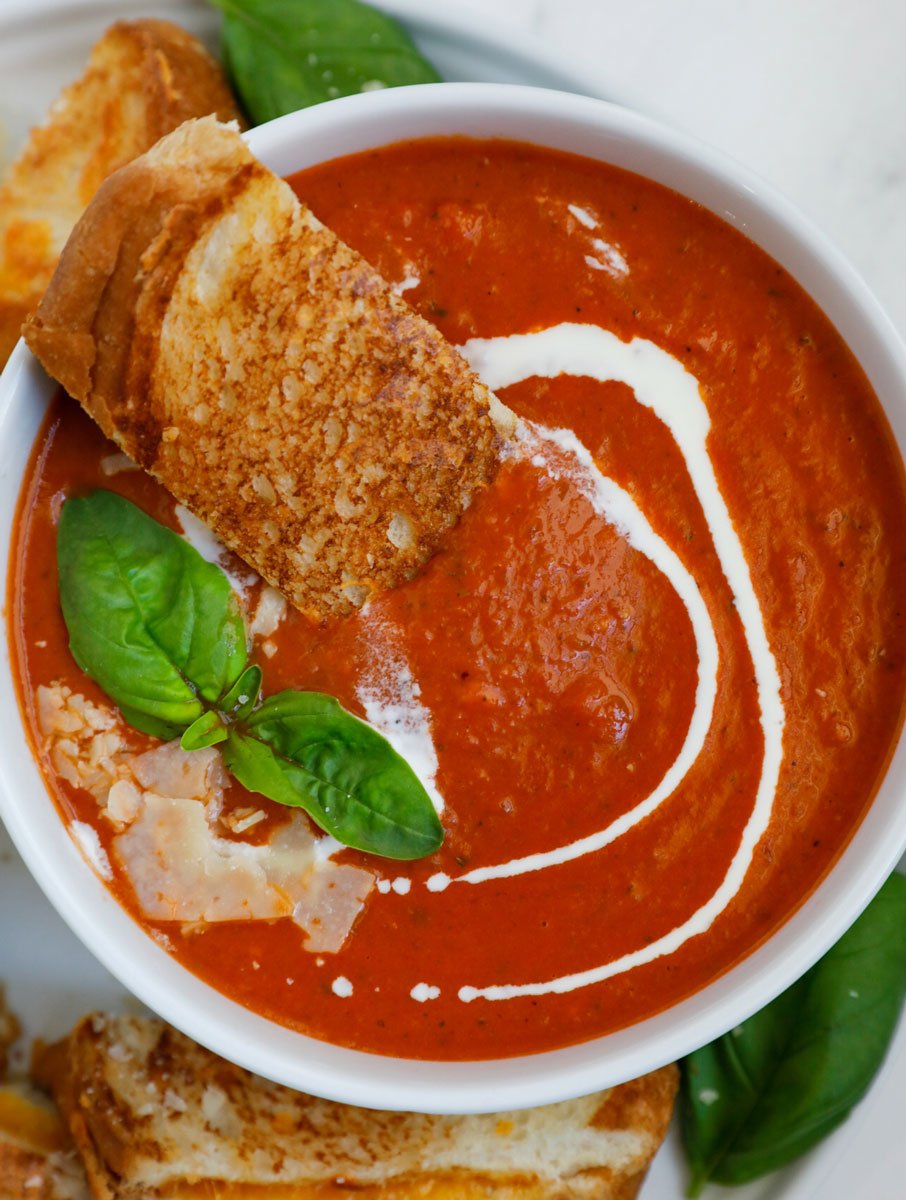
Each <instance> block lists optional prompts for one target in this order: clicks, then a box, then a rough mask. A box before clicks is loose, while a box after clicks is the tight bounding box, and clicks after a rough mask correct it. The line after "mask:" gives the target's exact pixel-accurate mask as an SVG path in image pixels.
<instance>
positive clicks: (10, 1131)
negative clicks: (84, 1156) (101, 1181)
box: [0, 985, 88, 1200]
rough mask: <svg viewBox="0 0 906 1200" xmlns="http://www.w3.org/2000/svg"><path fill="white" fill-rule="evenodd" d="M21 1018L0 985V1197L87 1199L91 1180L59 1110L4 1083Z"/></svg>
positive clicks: (23, 1087) (43, 1098)
mask: <svg viewBox="0 0 906 1200" xmlns="http://www.w3.org/2000/svg"><path fill="white" fill-rule="evenodd" d="M19 1032H20V1030H19V1022H18V1021H17V1020H16V1018H15V1016H14V1015H13V1013H12V1012H11V1011H10V1010H9V1008H7V1006H6V997H5V995H4V990H3V986H2V985H0V1200H88V1184H87V1181H86V1179H85V1172H84V1170H83V1168H82V1165H81V1161H80V1160H79V1159H78V1158H77V1156H76V1153H75V1150H74V1148H73V1145H72V1142H71V1140H70V1138H69V1134H68V1133H67V1130H66V1126H65V1125H64V1124H63V1122H62V1120H61V1119H60V1114H59V1113H58V1111H57V1110H56V1109H55V1108H54V1106H53V1104H52V1103H51V1102H50V1101H49V1100H48V1099H47V1097H46V1096H42V1095H40V1094H39V1093H38V1092H36V1091H35V1089H34V1088H33V1087H31V1086H30V1085H28V1084H26V1083H20V1082H16V1083H9V1082H4V1079H5V1074H6V1068H7V1062H6V1051H7V1050H8V1049H9V1047H10V1046H11V1045H12V1043H13V1042H14V1041H16V1040H17V1038H18V1037H19Z"/></svg>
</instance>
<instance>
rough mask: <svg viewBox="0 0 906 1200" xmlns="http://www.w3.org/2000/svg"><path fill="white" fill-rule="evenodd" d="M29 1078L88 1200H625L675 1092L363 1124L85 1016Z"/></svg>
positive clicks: (160, 1029)
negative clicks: (46, 1090)
mask: <svg viewBox="0 0 906 1200" xmlns="http://www.w3.org/2000/svg"><path fill="white" fill-rule="evenodd" d="M39 1070H40V1072H41V1074H42V1076H43V1078H44V1079H45V1081H46V1082H47V1083H48V1084H49V1086H50V1088H51V1089H52V1091H53V1094H54V1096H55V1097H56V1099H57V1102H58V1104H59V1105H60V1108H61V1109H62V1111H63V1113H64V1115H65V1117H66V1119H67V1121H68V1122H69V1127H70V1130H71V1132H72V1134H73V1136H74V1138H75V1141H76V1144H77V1145H78V1147H79V1150H80V1152H81V1154H82V1156H83V1158H84V1160H85V1165H86V1168H87V1171H88V1176H89V1179H90V1181H91V1185H92V1189H93V1194H94V1196H95V1197H96V1198H97V1200H139V1198H141V1200H177V1198H179V1200H188V1198H189V1197H214V1196H216V1197H217V1198H218V1200H329V1198H330V1197H339V1196H341V1195H348V1193H349V1190H350V1189H351V1188H352V1189H355V1194H356V1195H357V1196H358V1197H362V1198H363V1200H379V1198H384V1200H454V1198H455V1200H469V1198H471V1197H474V1198H475V1200H478V1197H483V1198H487V1197H495V1198H496V1200H548V1198H550V1200H553V1198H554V1197H557V1198H558V1200H559V1198H563V1200H566V1198H569V1197H592V1196H593V1197H597V1198H598V1200H611V1198H613V1200H631V1197H633V1196H635V1195H636V1193H637V1191H638V1188H639V1186H640V1185H641V1181H642V1179H643V1177H644V1175H645V1171H646V1170H647V1168H648V1165H649V1163H650V1161H651V1159H652V1157H653V1155H654V1153H655V1151H656V1150H657V1148H658V1146H659V1145H660V1143H661V1140H662V1139H663V1137H664V1134H665V1132H666V1129H667V1124H668V1122H669V1119H670V1112H671V1109H672V1107H673V1100H674V1096H675V1093H676V1087H677V1071H676V1069H675V1068H673V1067H670V1068H665V1069H664V1070H661V1071H656V1072H654V1073H653V1074H652V1075H647V1076H645V1077H644V1078H643V1079H640V1080H637V1081H636V1082H634V1083H630V1084H625V1085H624V1086H623V1087H619V1088H614V1089H613V1090H611V1091H609V1092H602V1093H600V1094H598V1095H595V1096H589V1097H586V1098H585V1099H582V1100H573V1101H567V1102H565V1103H562V1104H552V1105H548V1106H547V1107H545V1108H538V1109H533V1110H528V1111H524V1112H512V1113H506V1114H499V1115H491V1116H470V1117H437V1116H422V1115H418V1114H415V1113H387V1112H375V1111H373V1110H371V1109H363V1108H352V1107H350V1106H349V1105H343V1104H333V1103H331V1102H329V1101H326V1100H317V1099H314V1098H313V1097H311V1096H306V1095H303V1094H301V1093H297V1092H292V1091H290V1090H289V1089H287V1088H284V1087H280V1086H278V1085H277V1084H272V1083H267V1082H265V1081H264V1080H263V1079H259V1078H257V1077H256V1076H254V1075H250V1074H249V1073H248V1072H247V1071H243V1070H242V1069H241V1068H239V1067H234V1066H232V1065H230V1064H229V1063H227V1062H224V1061H223V1060H222V1059H219V1058H217V1057H215V1056H214V1055H213V1054H211V1053H209V1052H208V1051H206V1050H203V1049H201V1047H199V1046H197V1045H195V1044H194V1043H193V1042H191V1041H189V1040H188V1039H187V1038H185V1037H183V1036H182V1035H181V1034H179V1033H176V1032H175V1031H174V1030H172V1029H170V1028H168V1027H167V1026H166V1025H164V1024H162V1023H161V1022H159V1021H153V1020H139V1019H135V1018H126V1017H106V1018H103V1017H98V1016H94V1017H86V1018H85V1019H84V1020H82V1021H81V1022H80V1023H79V1024H78V1025H77V1026H76V1027H75V1029H74V1030H73V1032H72V1033H71V1034H70V1036H69V1037H68V1038H67V1039H66V1040H65V1041H64V1042H61V1043H59V1044H58V1045H56V1046H55V1047H52V1048H51V1049H50V1050H49V1051H47V1052H46V1053H45V1055H44V1059H43V1062H42V1063H41V1064H39Z"/></svg>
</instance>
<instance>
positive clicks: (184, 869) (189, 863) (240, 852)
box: [113, 792, 372, 952]
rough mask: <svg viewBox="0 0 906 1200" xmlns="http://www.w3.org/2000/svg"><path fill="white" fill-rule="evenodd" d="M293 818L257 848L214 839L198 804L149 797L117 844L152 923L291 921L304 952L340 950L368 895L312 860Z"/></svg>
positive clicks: (308, 842)
mask: <svg viewBox="0 0 906 1200" xmlns="http://www.w3.org/2000/svg"><path fill="white" fill-rule="evenodd" d="M315 843H316V839H315V836H314V835H313V833H312V832H311V827H310V826H309V824H308V821H307V820H306V819H305V817H304V816H302V815H301V814H299V813H293V814H292V816H291V818H290V820H289V821H288V822H287V824H286V825H284V826H283V827H282V828H280V829H278V830H277V832H276V833H275V834H274V836H273V837H272V838H271V839H270V841H268V842H266V843H264V844H263V845H260V846H256V845H252V844H250V843H248V842H241V841H233V840H230V839H227V838H222V837H218V836H217V835H216V834H215V833H214V832H213V831H212V829H211V825H210V823H209V820H208V814H207V813H206V811H205V806H204V805H203V804H201V803H199V801H198V800H191V799H184V798H177V797H166V796H158V795H155V794H154V793H153V792H146V793H145V797H144V803H143V807H142V812H141V814H140V815H139V817H138V818H137V819H136V820H135V821H134V822H133V824H132V825H131V826H130V828H129V829H127V830H126V831H125V832H124V833H121V834H119V835H118V836H117V837H116V838H115V839H114V842H113V847H114V853H115V854H116V856H117V859H118V860H119V862H120V863H121V864H122V865H123V867H124V868H125V870H126V872H127V874H128V876H129V878H130V880H131V882H132V886H133V888H134V889H135V894H136V897H137V899H138V902H139V904H140V905H141V908H142V911H143V912H144V913H145V915H146V916H147V917H149V918H150V919H151V920H158V921H181V922H198V921H212V922H217V921H241V920H276V919H277V918H280V917H291V918H292V919H293V920H294V921H295V922H296V924H297V925H299V927H300V928H301V929H302V930H303V931H304V932H305V933H306V934H307V939H306V943H305V948H306V949H307V950H317V951H322V952H323V951H327V952H336V951H337V950H339V949H340V948H341V947H342V945H343V943H344V942H345V940H346V938H347V936H348V934H349V931H350V929H351V928H352V925H353V923H354V921H355V919H356V917H357V916H358V914H359V912H360V911H361V909H362V905H363V904H364V902H365V899H366V897H367V895H368V892H369V891H370V889H371V884H372V877H371V875H370V873H369V872H368V871H363V870H360V869H359V868H357V867H346V866H338V865H337V864H336V863H332V862H329V861H318V859H317V858H316V855H315Z"/></svg>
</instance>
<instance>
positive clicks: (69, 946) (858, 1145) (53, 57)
mask: <svg viewBox="0 0 906 1200" xmlns="http://www.w3.org/2000/svg"><path fill="white" fill-rule="evenodd" d="M384 7H385V8H386V9H388V10H389V11H391V12H393V13H394V14H396V15H398V16H400V17H402V18H403V19H404V20H405V21H406V24H407V25H408V27H409V28H410V30H411V31H412V33H413V34H414V36H415V37H416V40H417V41H418V43H419V45H420V46H421V48H422V49H423V50H424V52H425V53H426V55H427V56H428V57H429V58H430V59H431V60H432V61H433V62H434V63H436V65H437V67H438V69H439V70H440V72H441V74H442V75H443V76H444V77H445V78H446V79H451V80H454V79H459V80H478V81H482V80H487V81H499V82H513V83H530V84H535V85H538V86H546V87H557V88H561V89H563V90H568V91H578V92H585V93H588V94H592V95H606V96H607V98H609V99H612V100H618V101H619V100H622V101H624V102H628V101H629V100H631V97H627V96H625V95H615V94H614V93H613V92H612V91H608V90H607V88H606V84H605V82H604V81H602V80H596V79H594V78H589V77H587V76H584V77H583V75H582V74H581V73H580V72H577V71H575V70H574V69H573V68H572V67H571V66H570V65H569V64H566V63H562V62H559V61H558V60H557V58H556V57H555V56H553V55H551V54H550V53H548V52H547V51H546V50H545V48H544V47H543V46H541V44H540V43H536V42H535V41H534V40H533V39H531V38H529V37H526V36H523V35H521V34H520V33H518V32H517V31H515V30H513V29H512V28H511V27H509V26H506V25H503V24H499V23H496V22H494V21H493V20H492V19H489V18H488V17H487V14H486V13H481V14H479V13H478V11H477V10H475V9H473V10H471V11H469V10H468V9H466V8H465V7H464V6H462V5H457V7H456V8H455V9H454V10H453V11H452V12H447V13H445V14H444V15H442V16H441V15H437V14H433V15H429V14H427V13H426V12H425V5H424V3H423V2H422V3H420V2H419V0H393V2H391V0H385V3H384ZM2 9H3V11H2V13H0V157H2V156H5V155H6V154H8V153H11V152H14V151H15V148H16V146H17V145H18V143H19V142H20V141H21V139H22V137H23V136H24V134H25V132H26V130H27V129H28V127H29V126H30V125H32V124H34V123H35V122H36V121H38V120H40V119H41V117H42V115H43V113H44V111H45V110H46V108H47V106H48V104H49V103H50V101H51V100H52V99H53V97H54V96H55V95H56V93H57V91H58V90H59V88H60V86H61V85H62V84H63V83H65V82H67V81H69V80H70V79H74V78H75V77H77V76H78V75H79V74H80V72H81V70H82V68H83V65H84V62H85V60H86V58H87V54H88V50H89V48H90V46H91V44H92V43H93V42H94V40H95V39H96V38H97V36H98V35H99V34H100V32H101V31H102V30H103V29H104V28H105V27H106V26H107V25H108V24H109V23H110V22H111V21H112V20H114V19H115V18H117V17H123V16H130V15H144V16H162V17H170V18H171V19H173V20H176V21H178V22H179V23H180V24H182V25H184V26H185V27H187V28H189V29H191V30H192V31H193V32H195V33H198V34H200V35H201V36H202V37H204V38H205V40H206V41H207V42H208V43H209V44H210V45H211V46H212V48H216V19H215V17H214V16H213V14H212V11H211V9H210V8H209V7H208V6H207V5H206V4H205V3H204V0H158V2H157V3H154V2H151V3H142V2H141V0H119V2H117V0H70V2H69V3H66V2H65V0H2ZM479 31H480V32H479ZM0 979H2V980H4V981H6V983H7V984H8V987H9V994H10V1000H11V1002H12V1004H13V1007H14V1008H15V1009H17V1010H18V1012H19V1013H21V1014H24V1015H25V1017H26V1022H27V1032H28V1034H29V1035H31V1036H42V1037H45V1038H47V1037H55V1036H59V1035H60V1034H61V1033H63V1032H65V1030H66V1029H67V1028H68V1027H69V1026H71V1024H72V1023H73V1021H74V1020H75V1019H76V1018H77V1017H78V1016H79V1015H81V1014H82V1013H83V1012H85V1011H86V1010H88V1009H91V1008H98V1007H101V1008H114V1009H128V1010H130V1011H131V1010H133V1009H134V1008H135V1005H136V1002H135V1001H134V1000H132V999H131V998H130V997H129V996H128V995H126V994H125V993H124V992H123V989H122V988H121V986H120V985H119V984H118V983H117V982H116V981H115V980H114V979H113V978H112V977H111V976H110V975H109V974H108V973H107V972H106V971H105V970H104V969H103V968H102V967H101V966H100V965H99V964H98V963H97V962H96V961H95V960H94V958H93V957H92V956H91V955H90V954H89V953H88V952H87V951H86V950H85V949H84V948H83V946H82V945H81V943H80V942H78V941H77V940H76V938H75V937H74V935H73V934H72V933H71V932H70V931H69V929H68V928H67V927H66V926H65V925H64V924H63V922H62V921H61V920H60V918H59V917H58V916H57V915H56V914H55V913H54V911H53V910H52V909H51V907H50V905H49V904H48V902H47V901H46V900H45V899H44V897H43V895H42V894H41V892H40V891H39V889H38V888H37V886H36V885H35V884H34V883H33V882H32V880H31V878H30V876H29V875H28V873H27V872H26V870H25V868H24V866H23V865H22V864H21V862H20V861H19V860H18V858H17V856H16V854H15V851H14V850H13V849H12V847H11V846H10V844H9V842H8V839H7V838H6V835H5V833H4V832H3V830H2V828H0ZM904 1096H906V1027H904V1028H901V1030H900V1033H899V1035H898V1037H897V1040H896V1042H895V1044H894V1047H893V1050H892V1052H891V1054H890V1056H889V1059H888V1062H887V1065H886V1067H885V1069H884V1072H883V1073H882V1076H881V1078H880V1079H879V1080H878V1081H877V1083H876V1084H875V1087H874V1089H873V1091H872V1093H871V1095H870V1096H869V1098H868V1099H867V1100H866V1101H865V1103H864V1104H863V1105H862V1106H861V1107H860V1109H859V1110H858V1112H857V1113H856V1114H855V1115H854V1116H853V1117H852V1118H851V1119H850V1121H849V1122H848V1123H847V1124H846V1125H845V1126H844V1127H843V1129H841V1130H840V1131H839V1132H838V1133H837V1134H836V1135H834V1136H833V1137H832V1138H830V1139H829V1140H828V1141H827V1142H825V1143H824V1144H823V1145H822V1146H821V1147H819V1149H818V1150H816V1151H815V1152H813V1153H812V1154H811V1155H809V1156H808V1157H807V1158H805V1159H804V1160H802V1161H801V1162H800V1163H799V1164H797V1165H796V1166H795V1167H793V1168H791V1169H789V1170H787V1171H784V1172H781V1173H779V1174H777V1175H774V1176H772V1177H771V1178H769V1179H768V1180H765V1181H762V1182H761V1183H759V1184H755V1185H752V1186H751V1187H748V1188H744V1189H733V1191H732V1192H728V1193H724V1192H723V1190H722V1189H717V1188H714V1189H710V1191H709V1192H708V1193H707V1195H709V1196H711V1197H717V1196H720V1195H727V1196H733V1197H736V1198H738V1200H816V1198H817V1197H818V1195H819V1194H820V1195H821V1196H822V1200H836V1197H837V1196H838V1195H839V1197H840V1198H841V1200H842V1197H843V1195H844V1194H847V1193H844V1192H843V1191H840V1192H839V1193H838V1191H837V1186H835V1185H838V1184H840V1183H842V1174H845V1175H847V1176H849V1177H851V1178H852V1180H853V1181H855V1180H857V1179H858V1180H861V1181H862V1182H863V1185H864V1182H865V1181H866V1179H867V1178H870V1177H871V1175H872V1171H874V1172H875V1175H874V1178H875V1179H876V1180H877V1181H878V1183H879V1185H880V1186H883V1187H884V1192H883V1196H882V1194H881V1192H880V1191H878V1190H877V1189H876V1188H872V1187H870V1186H869V1187H865V1186H863V1187H862V1188H861V1190H862V1192H863V1194H865V1195H866V1196H868V1197H870V1198H871V1200H888V1198H890V1200H893V1197H894V1196H895V1195H897V1194H898V1193H897V1192H896V1191H894V1190H888V1186H887V1185H889V1184H890V1179H889V1178H887V1185H885V1183H884V1181H883V1180H881V1179H880V1177H879V1176H878V1174H877V1172H878V1170H879V1165H878V1164H879V1163H881V1162H882V1153H883V1148H885V1147H889V1146H890V1145H891V1144H892V1141H893V1138H894V1137H895V1126H894V1123H893V1122H894V1119H895V1116H896V1114H897V1112H898V1111H899V1107H900V1106H899V1105H898V1104H897V1099H898V1098H899V1100H900V1105H901V1104H902V1098H903V1097H904ZM888 1139H889V1140H888ZM841 1164H842V1166H841ZM831 1174H833V1176H834V1177H835V1178H834V1179H833V1180H832V1181H831V1182H830V1185H829V1186H828V1176H829V1175H831ZM684 1188H685V1169H684V1166H683V1161H682V1154H681V1150H680V1148H679V1143H678V1139H677V1137H676V1135H675V1132H673V1133H672V1134H671V1136H670V1138H669V1139H668V1142H667V1144H666V1146H665V1147H664V1149H663V1150H662V1152H661V1153H660V1154H659V1156H658V1158H657V1160H656V1162H655V1164H654V1167H653V1170H652V1173H651V1175H650V1176H649V1178H648V1180H647V1182H646V1184H645V1187H644V1189H643V1200H680V1198H681V1197H682V1196H683V1193H684ZM849 1194H851V1193H849Z"/></svg>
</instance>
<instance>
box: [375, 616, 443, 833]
mask: <svg viewBox="0 0 906 1200" xmlns="http://www.w3.org/2000/svg"><path fill="white" fill-rule="evenodd" d="M362 617H363V620H362V636H363V638H364V640H365V645H366V646H367V647H368V654H369V658H368V665H367V667H366V670H365V674H364V678H363V679H362V682H361V683H360V684H359V686H358V688H357V689H356V695H357V696H358V699H359V703H360V704H361V705H362V707H363V708H364V710H365V719H366V721H367V722H368V724H369V725H373V726H374V728H375V729H376V730H377V731H378V732H379V733H381V734H383V736H384V737H385V738H386V739H387V741H388V742H389V743H390V745H391V746H392V747H393V749H394V750H395V751H396V752H397V754H400V755H402V757H403V758H404V759H405V760H406V762H407V763H408V764H409V766H410V767H411V768H412V770H413V771H414V772H415V774H416V775H417V776H418V779H419V781H420V783H421V784H422V787H424V789H425V791H426V792H427V793H428V795H429V797H430V798H431V803H432V804H433V805H434V808H435V811H436V812H438V813H442V812H443V811H444V798H443V796H442V795H441V794H440V792H439V791H438V790H437V783H436V778H437V770H438V761H437V751H436V750H435V748H434V739H433V738H432V736H431V714H430V712H429V711H428V709H427V708H425V706H424V705H423V704H422V702H421V688H420V687H419V685H418V680H417V679H415V678H414V676H413V674H412V670H411V668H410V667H409V663H408V662H407V660H406V656H405V652H404V651H403V649H402V647H401V646H400V644H399V637H398V635H397V634H396V631H395V630H394V629H393V627H392V626H391V625H390V624H389V623H388V622H387V621H384V620H383V619H382V618H381V617H380V616H378V615H376V614H375V612H374V610H373V609H372V608H371V607H370V606H366V607H365V608H364V609H363V610H362Z"/></svg>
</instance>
